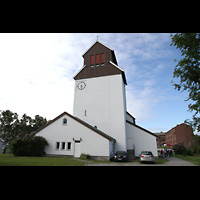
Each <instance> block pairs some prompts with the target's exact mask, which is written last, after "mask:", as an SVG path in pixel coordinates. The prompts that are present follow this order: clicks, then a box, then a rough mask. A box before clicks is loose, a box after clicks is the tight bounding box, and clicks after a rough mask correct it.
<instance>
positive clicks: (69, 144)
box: [67, 142, 71, 150]
mask: <svg viewBox="0 0 200 200" xmlns="http://www.w3.org/2000/svg"><path fill="white" fill-rule="evenodd" d="M67 150H71V142H68V143H67Z"/></svg>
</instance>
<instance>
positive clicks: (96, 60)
mask: <svg viewBox="0 0 200 200" xmlns="http://www.w3.org/2000/svg"><path fill="white" fill-rule="evenodd" d="M95 62H96V67H98V66H99V54H96V58H95Z"/></svg>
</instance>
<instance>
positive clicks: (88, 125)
mask: <svg viewBox="0 0 200 200" xmlns="http://www.w3.org/2000/svg"><path fill="white" fill-rule="evenodd" d="M64 115H67V116H69V117H71V118H72V119H74V120H75V121H77V122H79V123H81V124H82V125H84V126H85V127H87V128H89V129H91V130H92V131H94V132H96V133H97V134H99V135H101V136H103V137H104V138H106V139H108V140H109V141H114V142H115V141H116V140H115V139H114V138H113V137H111V136H109V135H107V134H106V133H104V132H102V131H100V130H99V129H97V128H95V127H93V126H91V125H90V124H88V123H86V122H84V121H83V120H81V119H79V118H78V117H74V116H72V115H70V114H69V113H67V112H63V113H62V114H60V115H59V116H57V117H56V118H54V119H53V120H51V121H50V122H49V123H47V124H46V125H44V126H43V127H41V128H39V129H38V130H37V131H34V133H35V134H36V133H38V132H40V131H41V130H43V129H45V128H46V127H47V126H49V125H50V124H52V123H54V122H55V121H57V120H58V119H60V118H61V117H63V116H64Z"/></svg>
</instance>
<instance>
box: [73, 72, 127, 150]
mask: <svg viewBox="0 0 200 200" xmlns="http://www.w3.org/2000/svg"><path fill="white" fill-rule="evenodd" d="M81 81H82V82H84V83H85V84H86V87H85V88H84V89H82V90H79V89H78V87H77V86H78V84H79V83H80V82H81ZM73 115H74V116H77V117H79V118H80V119H82V120H83V121H85V122H87V123H89V124H90V125H92V126H97V128H98V129H99V130H101V131H103V132H105V133H106V134H108V135H110V136H111V137H113V138H115V139H116V141H117V142H116V144H115V148H116V151H117V150H126V125H125V124H126V121H125V120H126V96H125V86H124V82H123V79H122V76H121V74H117V75H111V76H103V77H96V78H88V79H81V80H76V83H75V89H74V111H73Z"/></svg>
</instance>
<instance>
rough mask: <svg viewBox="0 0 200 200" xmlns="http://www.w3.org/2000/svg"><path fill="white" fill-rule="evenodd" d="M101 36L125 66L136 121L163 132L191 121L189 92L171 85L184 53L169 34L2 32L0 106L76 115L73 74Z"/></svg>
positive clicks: (49, 115) (30, 112) (52, 114)
mask: <svg viewBox="0 0 200 200" xmlns="http://www.w3.org/2000/svg"><path fill="white" fill-rule="evenodd" d="M97 35H98V38H99V41H101V42H102V43H104V44H105V45H107V46H109V47H110V48H112V49H114V51H115V55H116V58H117V61H118V65H119V67H120V68H122V69H124V70H125V74H126V78H127V82H128V85H127V86H126V95H127V96H126V97H127V110H128V111H129V112H130V113H131V114H132V115H133V116H134V117H135V118H136V123H137V124H138V125H140V126H142V127H144V128H146V129H148V130H150V131H152V132H160V131H167V130H169V129H171V128H172V127H174V126H176V125H177V124H180V123H183V122H184V120H185V119H191V117H192V113H190V112H187V110H188V107H187V105H188V104H189V102H185V101H184V100H185V99H186V97H187V92H183V93H180V92H178V91H176V90H175V89H174V88H173V87H172V84H171V80H172V79H173V70H174V67H175V65H176V63H174V59H177V60H179V59H180V58H181V53H180V51H179V50H177V49H176V48H175V47H174V46H170V43H171V39H170V34H169V33H161V34H160V33H71V34H70V33H45V34H44V33H41V34H39V33H31V34H30V33H24V34H21V33H16V34H13V33H10V34H9V33H5V34H3V33H2V34H0V70H1V79H0V87H1V93H0V110H5V109H10V110H12V111H14V112H17V113H18V114H20V115H22V114H23V113H26V114H27V115H30V116H32V117H34V115H36V114H39V115H41V116H43V117H46V118H47V119H53V118H55V117H56V116H58V115H59V114H61V113H62V112H64V111H67V112H69V113H71V114H73V113H72V112H73V98H74V80H73V78H72V77H73V76H74V74H75V73H76V72H77V71H78V70H79V69H80V68H81V67H82V65H83V58H82V54H83V53H84V52H85V51H86V50H87V49H88V48H89V47H90V46H91V45H92V44H93V43H94V42H95V41H96V38H97Z"/></svg>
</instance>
